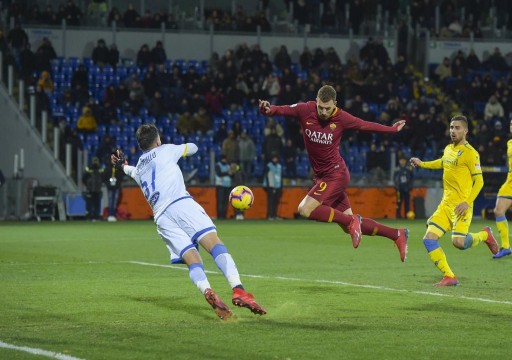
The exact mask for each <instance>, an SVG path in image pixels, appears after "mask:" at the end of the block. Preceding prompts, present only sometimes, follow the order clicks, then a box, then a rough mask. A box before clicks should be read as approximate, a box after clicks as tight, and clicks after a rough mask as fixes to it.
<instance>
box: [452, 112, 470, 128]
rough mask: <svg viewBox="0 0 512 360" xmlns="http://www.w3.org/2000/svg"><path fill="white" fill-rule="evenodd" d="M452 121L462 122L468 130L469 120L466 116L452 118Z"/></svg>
mask: <svg viewBox="0 0 512 360" xmlns="http://www.w3.org/2000/svg"><path fill="white" fill-rule="evenodd" d="M452 121H462V122H463V123H464V125H465V127H466V129H467V128H468V119H467V118H466V117H465V116H464V115H460V114H459V115H455V116H454V117H452V119H451V120H450V122H452Z"/></svg>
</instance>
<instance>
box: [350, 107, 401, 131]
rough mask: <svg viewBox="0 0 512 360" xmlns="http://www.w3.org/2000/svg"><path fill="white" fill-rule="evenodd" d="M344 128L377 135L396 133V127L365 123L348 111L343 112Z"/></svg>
mask: <svg viewBox="0 0 512 360" xmlns="http://www.w3.org/2000/svg"><path fill="white" fill-rule="evenodd" d="M342 115H343V126H344V127H345V128H346V129H352V130H361V131H373V132H377V133H396V132H397V131H396V126H386V125H382V124H378V123H374V122H371V121H365V120H363V119H360V118H358V117H355V116H354V115H352V114H349V113H348V112H346V111H343V113H342Z"/></svg>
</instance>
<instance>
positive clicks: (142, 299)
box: [128, 296, 215, 319]
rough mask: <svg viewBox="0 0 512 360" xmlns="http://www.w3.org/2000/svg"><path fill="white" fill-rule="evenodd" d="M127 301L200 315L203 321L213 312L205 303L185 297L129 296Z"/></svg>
mask: <svg viewBox="0 0 512 360" xmlns="http://www.w3.org/2000/svg"><path fill="white" fill-rule="evenodd" d="M128 299H130V300H132V301H136V302H139V303H143V304H149V305H152V306H156V307H159V308H163V309H166V310H169V311H180V312H186V313H188V314H190V315H192V316H198V315H200V316H201V317H203V318H205V319H207V318H210V317H212V311H213V310H212V309H211V307H210V305H208V303H207V302H206V301H205V302H204V304H197V303H194V302H193V299H191V298H190V297H187V296H180V297H176V296H168V297H167V296H165V297H157V296H129V297H128ZM214 316H215V314H214Z"/></svg>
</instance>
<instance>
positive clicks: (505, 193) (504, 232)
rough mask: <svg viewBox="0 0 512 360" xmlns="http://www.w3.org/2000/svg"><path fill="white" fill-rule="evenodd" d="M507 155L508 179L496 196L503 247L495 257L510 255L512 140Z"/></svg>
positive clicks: (511, 128)
mask: <svg viewBox="0 0 512 360" xmlns="http://www.w3.org/2000/svg"><path fill="white" fill-rule="evenodd" d="M510 132H512V121H510ZM507 157H508V175H507V180H506V181H505V183H504V184H503V185H502V186H501V188H500V191H498V197H497V198H496V207H495V208H494V214H495V215H496V226H497V227H498V231H499V233H500V239H501V240H500V242H501V249H500V251H498V253H497V254H494V255H493V258H494V259H500V258H502V257H504V256H507V255H510V254H511V253H512V251H510V240H509V238H508V222H507V217H506V216H505V213H506V211H507V210H508V208H509V207H510V206H511V205H512V140H509V141H508V142H507Z"/></svg>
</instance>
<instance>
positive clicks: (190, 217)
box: [156, 198, 217, 264]
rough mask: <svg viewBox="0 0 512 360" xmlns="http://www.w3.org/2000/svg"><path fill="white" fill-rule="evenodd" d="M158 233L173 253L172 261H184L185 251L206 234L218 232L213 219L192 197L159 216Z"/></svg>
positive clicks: (172, 205) (171, 206)
mask: <svg viewBox="0 0 512 360" xmlns="http://www.w3.org/2000/svg"><path fill="white" fill-rule="evenodd" d="M156 226H157V231H158V234H159V235H160V236H161V237H162V239H163V240H164V241H165V245H166V246H167V248H168V249H169V252H170V253H171V263H174V264H176V263H182V262H183V261H182V258H181V257H182V256H183V254H184V253H185V252H187V251H188V250H190V249H192V248H193V247H195V248H196V249H198V242H199V240H201V239H202V238H203V237H204V236H205V235H206V234H208V233H211V232H216V231H217V229H216V227H215V225H214V224H213V221H212V219H210V217H209V216H208V215H207V214H206V212H205V211H204V209H203V208H202V206H201V205H199V204H198V203H197V202H195V201H194V199H192V198H185V199H183V200H180V201H177V202H175V203H173V204H171V205H170V206H168V207H167V209H165V210H164V212H163V213H162V214H161V215H160V216H159V217H158V219H157V221H156Z"/></svg>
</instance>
